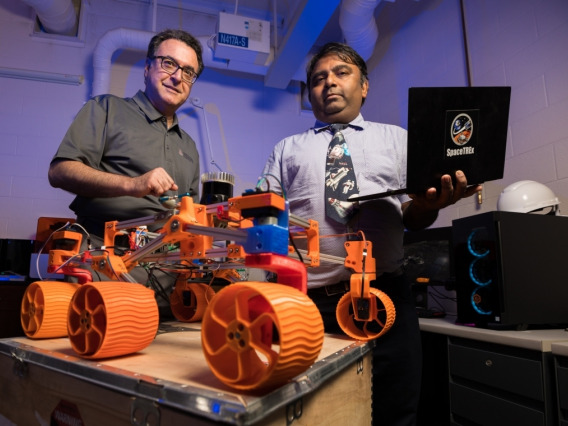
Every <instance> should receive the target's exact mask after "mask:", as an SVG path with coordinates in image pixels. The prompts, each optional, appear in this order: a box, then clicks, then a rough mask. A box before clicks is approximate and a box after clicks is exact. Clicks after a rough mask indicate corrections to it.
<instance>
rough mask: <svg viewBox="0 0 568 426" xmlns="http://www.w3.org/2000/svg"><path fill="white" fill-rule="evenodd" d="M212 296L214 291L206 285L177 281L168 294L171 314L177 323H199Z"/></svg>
mask: <svg viewBox="0 0 568 426" xmlns="http://www.w3.org/2000/svg"><path fill="white" fill-rule="evenodd" d="M213 296H215V291H214V290H213V289H212V288H211V287H210V286H209V285H207V284H203V283H188V282H187V281H185V280H177V282H176V288H175V289H174V291H173V292H172V294H170V305H171V307H172V313H173V314H174V316H175V317H176V318H177V319H178V320H179V321H183V322H195V321H200V320H201V318H203V313H204V312H205V309H207V306H209V302H210V301H211V299H213Z"/></svg>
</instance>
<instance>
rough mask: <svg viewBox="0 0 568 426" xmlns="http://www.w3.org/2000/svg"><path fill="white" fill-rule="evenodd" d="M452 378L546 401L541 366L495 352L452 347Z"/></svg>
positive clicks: (450, 358)
mask: <svg viewBox="0 0 568 426" xmlns="http://www.w3.org/2000/svg"><path fill="white" fill-rule="evenodd" d="M449 360H450V376H451V377H452V378H453V379H455V380H459V378H461V379H466V380H468V381H470V382H475V383H479V384H482V385H486V386H490V387H493V388H496V389H500V390H503V391H506V392H511V393H513V394H516V395H520V396H523V397H527V398H530V399H533V400H535V401H544V390H543V376H542V374H543V373H542V362H540V361H537V360H533V359H527V358H520V357H517V356H513V355H510V354H505V353H500V352H498V351H493V350H485V349H480V348H474V347H469V346H462V345H460V344H454V343H450V344H449Z"/></svg>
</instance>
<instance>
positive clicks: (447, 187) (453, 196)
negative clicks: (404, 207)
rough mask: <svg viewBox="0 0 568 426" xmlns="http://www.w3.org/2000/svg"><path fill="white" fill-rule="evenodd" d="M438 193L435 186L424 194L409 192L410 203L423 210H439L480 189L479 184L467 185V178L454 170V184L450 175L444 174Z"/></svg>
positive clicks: (459, 171)
mask: <svg viewBox="0 0 568 426" xmlns="http://www.w3.org/2000/svg"><path fill="white" fill-rule="evenodd" d="M441 182H442V184H441V188H440V194H438V191H437V190H436V188H430V189H428V190H427V191H426V192H425V193H424V194H421V195H417V194H409V195H408V196H409V197H410V198H411V199H412V203H413V204H415V205H416V207H420V208H423V209H424V210H441V209H443V208H445V207H448V206H450V205H452V204H455V203H456V202H458V201H459V200H461V199H462V198H467V197H471V196H472V195H473V194H475V193H477V192H479V191H481V189H482V186H481V185H471V186H469V187H468V186H467V179H466V176H465V175H464V173H463V172H462V171H461V170H458V171H457V172H456V184H455V186H454V184H453V183H452V177H451V176H450V175H444V176H442V179H441Z"/></svg>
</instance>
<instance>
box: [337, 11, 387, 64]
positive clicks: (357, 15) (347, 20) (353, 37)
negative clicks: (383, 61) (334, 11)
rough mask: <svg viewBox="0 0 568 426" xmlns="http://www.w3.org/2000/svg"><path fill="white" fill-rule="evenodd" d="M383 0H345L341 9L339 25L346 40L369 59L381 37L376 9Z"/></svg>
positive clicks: (362, 55)
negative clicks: (376, 18)
mask: <svg viewBox="0 0 568 426" xmlns="http://www.w3.org/2000/svg"><path fill="white" fill-rule="evenodd" d="M380 2H381V0H343V1H342V2H341V7H340V10H339V26H340V27H341V31H342V32H343V36H344V38H345V42H346V43H347V44H348V45H349V46H351V47H352V48H353V49H355V50H356V51H357V53H359V55H361V57H362V58H363V59H364V60H365V61H367V60H368V59H369V58H370V57H371V56H372V54H373V50H374V49H375V43H376V42H377V39H378V38H379V29H378V28H377V22H376V20H375V13H374V11H375V9H376V8H377V6H378V5H379V3H380Z"/></svg>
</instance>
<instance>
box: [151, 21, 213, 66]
mask: <svg viewBox="0 0 568 426" xmlns="http://www.w3.org/2000/svg"><path fill="white" fill-rule="evenodd" d="M170 39H174V40H179V41H182V42H184V43H185V44H187V45H188V46H189V47H191V48H192V49H193V50H194V51H195V54H196V55H197V64H198V67H199V69H198V70H196V71H195V72H196V73H197V76H198V77H199V75H201V72H202V71H203V53H202V48H201V43H200V42H199V40H197V39H196V38H195V37H193V36H192V35H191V34H189V33H188V32H186V31H183V30H172V29H168V30H164V31H161V32H159V33H158V34H156V35H155V36H154V37H152V39H151V40H150V44H148V53H146V57H147V58H153V57H154V55H155V53H156V50H158V47H159V46H160V44H162V42H163V41H166V40H170Z"/></svg>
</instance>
